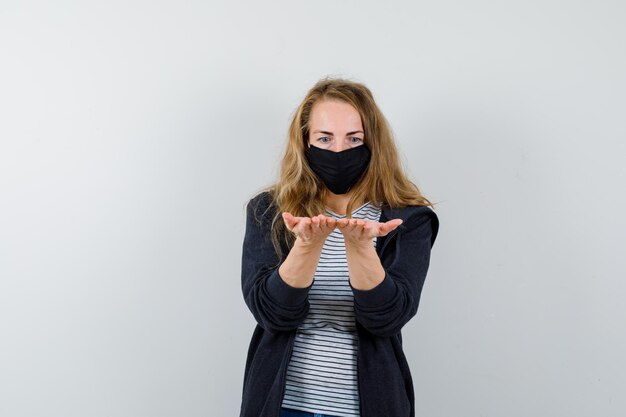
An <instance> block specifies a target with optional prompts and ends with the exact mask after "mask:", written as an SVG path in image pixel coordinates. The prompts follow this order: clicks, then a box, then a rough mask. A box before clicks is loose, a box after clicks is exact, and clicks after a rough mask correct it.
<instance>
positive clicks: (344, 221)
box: [336, 218, 350, 230]
mask: <svg viewBox="0 0 626 417" xmlns="http://www.w3.org/2000/svg"><path fill="white" fill-rule="evenodd" d="M336 222H337V227H338V228H339V229H342V230H343V229H345V227H346V226H348V224H350V220H349V219H345V218H344V219H338V220H337V221H336Z"/></svg>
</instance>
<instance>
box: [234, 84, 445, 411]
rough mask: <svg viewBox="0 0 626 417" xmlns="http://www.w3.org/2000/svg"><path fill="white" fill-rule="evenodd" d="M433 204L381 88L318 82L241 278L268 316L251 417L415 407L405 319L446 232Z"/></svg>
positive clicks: (258, 339)
mask: <svg viewBox="0 0 626 417" xmlns="http://www.w3.org/2000/svg"><path fill="white" fill-rule="evenodd" d="M430 207H432V204H431V203H430V202H429V201H428V200H427V199H426V198H425V197H424V196H422V194H421V193H420V191H419V189H418V188H417V187H416V186H415V185H414V184H413V183H412V182H411V181H409V180H408V179H407V177H406V175H405V174H404V172H403V170H402V168H401V166H400V163H399V158H398V152H397V150H396V146H395V144H394V140H393V137H392V135H391V131H390V129H389V126H388V125H387V122H386V120H385V118H384V116H383V115H382V113H381V112H380V110H379V109H378V106H377V105H376V103H375V101H374V98H373V96H372V93H371V92H370V90H369V89H368V88H367V87H365V86H364V85H362V84H360V83H355V82H351V81H347V80H341V79H324V80H321V81H320V82H318V83H317V84H316V85H315V86H314V87H313V88H312V89H311V90H310V91H309V92H308V94H307V95H306V97H305V99H304V100H303V102H302V103H301V104H300V106H299V107H298V109H297V111H296V114H295V116H294V118H293V121H292V122H291V127H290V130H289V139H288V144H287V149H286V152H285V154H284V157H283V159H282V164H281V171H280V178H279V180H278V182H276V183H275V184H274V185H273V186H271V187H270V188H269V189H267V190H265V191H263V192H261V193H260V194H258V195H256V196H255V197H253V198H252V199H251V200H250V201H249V202H248V204H247V223H246V233H245V238H244V243H243V256H242V277H241V278H242V290H243V295H244V299H245V301H246V304H247V305H248V308H249V309H250V311H251V312H252V314H253V316H254V318H255V319H256V321H257V326H256V328H255V331H254V334H253V336H252V340H251V342H250V348H249V351H248V358H247V362H246V370H245V376H244V385H243V400H242V405H241V414H240V416H241V417H292V416H293V417H295V416H311V417H313V416H316V417H318V416H361V417H409V416H414V414H415V405H414V394H413V384H412V380H411V375H410V372H409V367H408V364H407V361H406V359H405V356H404V353H403V351H402V336H401V333H400V330H401V329H402V327H403V326H404V325H405V324H406V323H407V322H408V321H409V320H410V319H411V318H412V317H413V316H414V315H415V314H416V312H417V307H418V304H419V300H420V294H421V291H422V286H423V284H424V279H425V278H426V273H427V271H428V265H429V260H430V250H431V247H432V245H433V243H434V241H435V238H436V236H437V231H438V227H439V222H438V219H437V216H436V215H435V213H434V211H433V210H432V209H431V208H430Z"/></svg>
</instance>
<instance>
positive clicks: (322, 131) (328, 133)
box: [313, 130, 365, 136]
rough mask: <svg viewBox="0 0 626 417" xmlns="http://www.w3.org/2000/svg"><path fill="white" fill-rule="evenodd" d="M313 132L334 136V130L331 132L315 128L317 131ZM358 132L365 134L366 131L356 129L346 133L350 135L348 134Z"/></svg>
mask: <svg viewBox="0 0 626 417" xmlns="http://www.w3.org/2000/svg"><path fill="white" fill-rule="evenodd" d="M313 133H323V134H325V135H330V136H334V134H333V132H329V131H327V130H315V131H313ZM356 133H363V134H365V132H363V131H362V130H354V131H352V132H348V133H346V135H348V136H349V135H354V134H356Z"/></svg>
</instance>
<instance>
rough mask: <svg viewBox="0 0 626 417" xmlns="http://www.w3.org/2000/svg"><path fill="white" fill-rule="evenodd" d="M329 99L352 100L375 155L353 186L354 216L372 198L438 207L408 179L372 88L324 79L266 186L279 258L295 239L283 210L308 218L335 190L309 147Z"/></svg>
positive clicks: (298, 117)
mask: <svg viewBox="0 0 626 417" xmlns="http://www.w3.org/2000/svg"><path fill="white" fill-rule="evenodd" d="M329 99H330V100H340V101H343V102H346V103H348V104H350V105H352V106H353V107H354V108H355V109H356V110H357V111H358V112H359V114H360V116H361V121H362V123H363V130H364V145H362V146H367V147H369V149H370V151H371V154H372V156H371V160H370V162H369V165H368V168H367V170H366V171H365V173H364V174H363V176H362V177H361V179H360V180H359V181H358V182H357V183H356V184H355V185H354V186H353V187H352V189H351V191H352V196H351V198H350V200H349V202H348V206H347V211H346V217H351V213H352V211H353V209H354V208H356V207H358V206H359V205H360V204H363V203H364V202H366V201H369V202H371V203H372V204H374V205H376V206H377V207H382V206H388V207H393V208H399V207H406V206H410V205H415V206H429V207H431V208H434V204H433V203H431V202H430V201H429V200H428V199H427V198H426V197H424V196H423V195H422V193H421V192H420V190H419V188H418V187H417V186H416V185H415V184H414V183H413V182H411V181H410V180H409V179H408V178H407V176H406V174H405V172H404V169H403V168H402V165H401V163H400V158H399V155H398V150H397V148H396V145H395V141H394V139H393V135H392V132H391V129H390V127H389V124H388V122H387V120H386V119H385V117H384V116H383V114H382V112H381V111H380V109H379V108H378V106H377V105H376V102H375V101H374V96H373V95H372V92H371V91H370V90H369V89H368V88H367V87H366V86H365V85H363V84H361V83H358V82H354V81H350V80H345V79H337V78H324V79H322V80H320V81H318V82H317V83H316V84H315V85H314V86H313V88H311V89H310V90H309V92H308V93H307V95H306V96H305V98H304V100H303V101H302V103H300V105H299V106H298V108H297V110H296V112H295V114H294V116H293V119H292V121H291V125H290V127H289V136H288V139H287V147H286V149H285V153H284V156H283V158H282V161H281V165H280V174H279V178H278V181H277V182H276V183H274V184H273V185H271V186H270V187H267V188H265V189H264V190H262V191H269V192H270V194H271V196H272V200H273V201H272V204H271V205H270V208H272V209H274V210H275V214H274V217H273V219H272V243H273V245H274V248H275V249H276V252H277V253H278V254H279V256H281V255H282V254H283V249H282V248H284V247H285V246H284V245H286V247H287V248H291V246H292V245H293V242H294V240H295V237H294V236H293V234H292V233H291V232H289V231H288V230H287V228H286V227H285V224H284V222H283V219H282V216H281V214H282V212H285V211H287V212H289V213H291V214H293V215H294V216H306V217H313V216H316V215H317V214H319V213H323V212H324V201H325V197H326V195H327V193H328V192H329V191H328V188H326V186H325V185H324V183H323V182H322V181H321V180H320V179H319V178H318V177H317V175H316V174H315V173H314V172H313V171H312V170H311V168H310V167H309V164H308V162H307V159H306V156H305V149H306V148H307V146H308V143H309V119H310V116H311V109H312V108H313V105H314V104H315V103H316V102H318V101H319V100H329ZM281 243H282V244H281ZM283 244H284V245H283Z"/></svg>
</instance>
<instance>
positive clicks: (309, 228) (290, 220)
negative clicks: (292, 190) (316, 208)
mask: <svg viewBox="0 0 626 417" xmlns="http://www.w3.org/2000/svg"><path fill="white" fill-rule="evenodd" d="M283 220H284V222H285V226H287V229H288V230H289V231H291V232H292V233H293V234H295V235H296V241H300V242H301V243H302V244H304V245H312V246H318V245H319V246H323V245H324V242H325V241H326V238H327V237H328V235H329V234H331V232H332V231H333V230H335V228H336V227H337V221H336V220H335V219H333V218H332V217H326V216H324V215H323V214H318V215H317V216H315V217H295V216H294V215H292V214H291V213H288V212H283Z"/></svg>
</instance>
